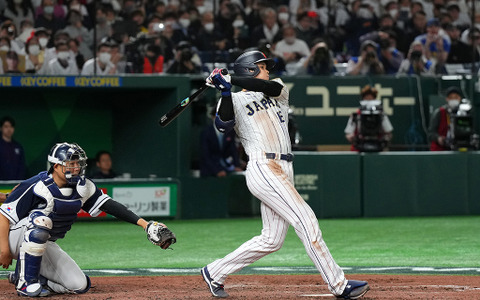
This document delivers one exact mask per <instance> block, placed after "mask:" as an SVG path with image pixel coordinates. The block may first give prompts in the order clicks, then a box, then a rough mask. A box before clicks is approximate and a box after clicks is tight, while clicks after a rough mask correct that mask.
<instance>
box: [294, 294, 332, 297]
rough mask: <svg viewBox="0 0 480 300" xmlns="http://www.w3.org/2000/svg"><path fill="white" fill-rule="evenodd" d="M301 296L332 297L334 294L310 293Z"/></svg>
mask: <svg viewBox="0 0 480 300" xmlns="http://www.w3.org/2000/svg"><path fill="white" fill-rule="evenodd" d="M299 296H300V297H332V294H309V295H299Z"/></svg>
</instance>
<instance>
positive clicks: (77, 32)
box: [64, 10, 93, 59]
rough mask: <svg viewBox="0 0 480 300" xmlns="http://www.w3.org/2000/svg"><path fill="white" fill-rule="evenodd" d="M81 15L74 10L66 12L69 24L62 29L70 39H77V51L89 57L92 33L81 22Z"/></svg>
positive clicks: (91, 53)
mask: <svg viewBox="0 0 480 300" xmlns="http://www.w3.org/2000/svg"><path fill="white" fill-rule="evenodd" d="M82 19H83V18H82V15H81V14H80V12H78V11H76V10H71V11H69V12H68V15H67V20H68V23H69V25H68V26H67V27H65V29H64V31H65V32H66V33H67V34H68V35H69V37H70V38H71V39H75V40H77V41H78V44H79V46H78V51H80V53H81V54H82V55H83V57H85V58H86V59H90V58H92V56H93V52H92V50H90V49H91V47H93V33H92V31H90V30H88V29H87V28H86V27H85V26H84V25H83V23H82Z"/></svg>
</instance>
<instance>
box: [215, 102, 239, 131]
mask: <svg viewBox="0 0 480 300" xmlns="http://www.w3.org/2000/svg"><path fill="white" fill-rule="evenodd" d="M219 117H220V120H221V121H223V122H227V121H230V120H233V119H234V118H235V114H234V113H233V103H232V95H230V96H222V102H220V107H219V108H218V111H217V117H216V119H218V118H219ZM217 122H218V121H217V120H215V125H216V126H217V128H218V125H217ZM219 130H220V128H219Z"/></svg>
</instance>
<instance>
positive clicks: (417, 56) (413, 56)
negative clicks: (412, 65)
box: [410, 50, 422, 61]
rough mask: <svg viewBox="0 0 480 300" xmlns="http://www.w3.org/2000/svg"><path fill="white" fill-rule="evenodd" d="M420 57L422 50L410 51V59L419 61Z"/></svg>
mask: <svg viewBox="0 0 480 300" xmlns="http://www.w3.org/2000/svg"><path fill="white" fill-rule="evenodd" d="M421 58H422V51H418V50H415V51H412V53H410V59H411V60H413V61H419V60H420V59H421Z"/></svg>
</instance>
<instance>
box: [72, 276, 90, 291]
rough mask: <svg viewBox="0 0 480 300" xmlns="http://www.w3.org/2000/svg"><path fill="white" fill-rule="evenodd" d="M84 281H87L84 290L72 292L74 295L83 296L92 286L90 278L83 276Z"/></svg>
mask: <svg viewBox="0 0 480 300" xmlns="http://www.w3.org/2000/svg"><path fill="white" fill-rule="evenodd" d="M85 279H86V280H87V284H86V286H85V288H83V289H78V290H74V291H73V293H74V294H85V293H86V292H88V290H89V289H90V287H91V286H92V282H91V281H90V277H88V276H87V275H85Z"/></svg>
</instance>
